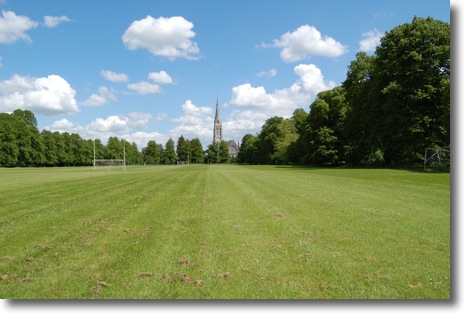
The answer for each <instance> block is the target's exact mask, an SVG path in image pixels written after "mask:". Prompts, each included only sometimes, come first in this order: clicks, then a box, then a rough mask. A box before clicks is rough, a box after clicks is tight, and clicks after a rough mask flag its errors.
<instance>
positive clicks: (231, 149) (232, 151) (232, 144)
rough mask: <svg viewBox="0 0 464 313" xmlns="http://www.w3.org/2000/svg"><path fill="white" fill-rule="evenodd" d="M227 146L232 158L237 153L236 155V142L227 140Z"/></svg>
mask: <svg viewBox="0 0 464 313" xmlns="http://www.w3.org/2000/svg"><path fill="white" fill-rule="evenodd" d="M227 146H228V147H229V155H230V156H231V157H233V158H236V157H237V155H238V149H239V148H238V144H237V143H236V142H235V141H233V140H229V141H228V142H227Z"/></svg>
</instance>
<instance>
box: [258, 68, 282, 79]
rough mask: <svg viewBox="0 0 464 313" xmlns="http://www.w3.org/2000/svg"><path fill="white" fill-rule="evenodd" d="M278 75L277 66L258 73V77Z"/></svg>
mask: <svg viewBox="0 0 464 313" xmlns="http://www.w3.org/2000/svg"><path fill="white" fill-rule="evenodd" d="M276 75H277V70H276V69H275V68H273V69H270V70H269V71H262V72H259V73H258V74H256V76H258V77H269V78H272V77H275V76H276Z"/></svg>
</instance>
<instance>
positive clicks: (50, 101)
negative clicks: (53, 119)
mask: <svg viewBox="0 0 464 313" xmlns="http://www.w3.org/2000/svg"><path fill="white" fill-rule="evenodd" d="M75 95H76V91H75V90H74V89H72V88H71V86H70V85H69V83H68V82H67V81H66V80H65V79H63V78H62V77H60V76H58V75H49V76H48V77H40V78H35V77H29V76H20V75H14V76H13V77H11V79H9V80H3V81H0V110H1V111H6V112H8V111H14V110H15V109H23V110H31V111H33V112H34V113H39V114H42V115H49V116H56V115H63V114H72V113H77V112H79V107H78V105H77V102H76V99H75Z"/></svg>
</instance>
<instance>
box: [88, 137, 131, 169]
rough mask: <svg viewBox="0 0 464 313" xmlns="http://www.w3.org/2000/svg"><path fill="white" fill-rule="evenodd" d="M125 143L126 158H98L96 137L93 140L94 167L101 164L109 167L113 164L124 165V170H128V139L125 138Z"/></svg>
mask: <svg viewBox="0 0 464 313" xmlns="http://www.w3.org/2000/svg"><path fill="white" fill-rule="evenodd" d="M123 145H124V149H123V150H124V158H123V159H96V158H95V156H96V150H95V139H94V141H93V169H94V170H96V169H97V167H99V166H105V167H106V168H107V169H109V167H113V166H122V167H123V169H124V172H125V171H126V141H125V140H123Z"/></svg>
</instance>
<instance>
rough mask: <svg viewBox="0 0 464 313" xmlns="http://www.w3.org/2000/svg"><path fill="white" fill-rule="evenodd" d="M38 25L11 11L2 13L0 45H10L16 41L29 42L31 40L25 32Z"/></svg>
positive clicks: (0, 18) (0, 19) (0, 17)
mask: <svg viewBox="0 0 464 313" xmlns="http://www.w3.org/2000/svg"><path fill="white" fill-rule="evenodd" d="M38 25H39V23H37V22H35V21H33V20H31V19H30V18H29V17H27V16H22V15H16V14H15V13H14V12H11V11H2V16H0V44H11V43H14V42H16V41H18V40H24V41H26V42H31V38H30V37H29V36H28V35H27V34H26V32H27V31H28V30H31V29H33V28H36V27H37V26H38Z"/></svg>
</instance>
